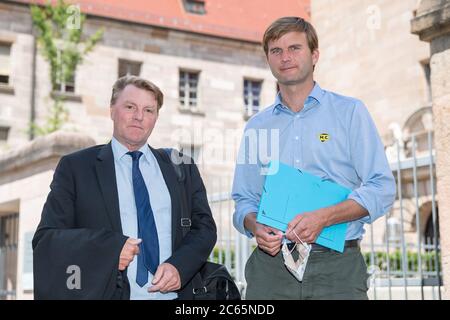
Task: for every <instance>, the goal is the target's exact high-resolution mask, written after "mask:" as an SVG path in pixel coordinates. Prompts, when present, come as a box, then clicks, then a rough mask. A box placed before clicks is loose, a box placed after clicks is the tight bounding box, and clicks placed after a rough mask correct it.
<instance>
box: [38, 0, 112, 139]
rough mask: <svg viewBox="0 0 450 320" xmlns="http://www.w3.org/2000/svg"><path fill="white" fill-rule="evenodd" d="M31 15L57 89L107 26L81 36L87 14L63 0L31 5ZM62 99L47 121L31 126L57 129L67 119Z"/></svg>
mask: <svg viewBox="0 0 450 320" xmlns="http://www.w3.org/2000/svg"><path fill="white" fill-rule="evenodd" d="M31 18H32V21H33V26H34V28H35V29H36V31H37V35H36V39H37V42H38V44H39V48H40V52H41V54H42V56H43V57H44V58H45V60H46V61H47V62H48V63H49V66H50V69H49V73H50V81H51V84H52V90H57V89H59V86H60V84H61V83H67V82H69V81H70V79H72V78H73V76H74V74H75V71H76V68H77V66H78V65H79V64H81V63H82V62H83V57H84V56H85V55H86V54H88V53H89V52H90V51H92V50H93V48H94V47H95V45H96V44H97V42H98V41H99V40H100V39H101V38H102V36H103V31H104V30H103V29H99V30H97V32H95V34H93V35H92V36H90V37H89V38H87V39H86V40H82V32H83V26H84V23H85V21H86V15H84V14H82V13H81V12H79V10H78V9H77V7H75V6H72V5H70V4H67V3H65V1H64V0H58V2H57V4H56V5H54V6H52V5H51V3H50V2H48V4H47V5H46V6H43V7H40V6H37V5H31ZM63 102H64V101H63V98H55V99H54V105H53V106H52V108H51V110H50V115H49V117H48V118H47V124H46V125H45V126H44V127H42V128H40V127H39V126H37V125H36V124H32V125H31V130H36V133H38V134H39V133H40V134H46V133H50V132H53V131H56V130H58V129H59V128H60V127H61V126H62V125H63V124H64V122H65V121H66V120H67V111H66V110H65V108H64V105H63Z"/></svg>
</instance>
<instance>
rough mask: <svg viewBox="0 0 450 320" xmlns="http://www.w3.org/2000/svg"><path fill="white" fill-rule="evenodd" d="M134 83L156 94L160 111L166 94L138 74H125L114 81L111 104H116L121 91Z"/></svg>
mask: <svg viewBox="0 0 450 320" xmlns="http://www.w3.org/2000/svg"><path fill="white" fill-rule="evenodd" d="M129 84H131V85H133V86H135V87H136V88H139V89H143V90H146V91H149V92H151V93H153V94H154V96H155V99H156V103H157V105H158V106H157V107H158V111H159V109H161V107H162V105H163V102H164V95H163V93H162V91H161V90H160V89H159V88H158V86H156V85H155V84H154V83H153V82H151V81H148V80H146V79H143V78H140V77H137V76H123V77H121V78H119V79H117V81H116V82H115V83H114V85H113V88H112V94H111V102H110V103H111V106H112V105H114V104H115V103H116V101H117V98H118V97H119V95H120V93H121V92H122V91H123V89H125V87H126V86H127V85H129Z"/></svg>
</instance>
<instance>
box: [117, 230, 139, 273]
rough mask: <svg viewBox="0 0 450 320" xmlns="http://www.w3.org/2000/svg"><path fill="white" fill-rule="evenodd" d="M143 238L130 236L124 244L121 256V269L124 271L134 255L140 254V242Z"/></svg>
mask: <svg viewBox="0 0 450 320" xmlns="http://www.w3.org/2000/svg"><path fill="white" fill-rule="evenodd" d="M141 242H142V239H133V238H128V239H127V241H126V242H125V244H124V245H123V248H122V251H121V252H120V258H119V270H120V271H123V270H125V268H126V267H128V265H129V264H130V263H131V261H133V259H134V256H135V255H137V254H139V243H141Z"/></svg>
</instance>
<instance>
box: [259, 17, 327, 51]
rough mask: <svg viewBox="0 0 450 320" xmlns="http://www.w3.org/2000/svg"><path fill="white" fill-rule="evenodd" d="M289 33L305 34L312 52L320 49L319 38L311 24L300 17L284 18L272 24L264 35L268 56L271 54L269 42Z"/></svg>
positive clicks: (264, 44) (265, 49) (264, 46)
mask: <svg viewBox="0 0 450 320" xmlns="http://www.w3.org/2000/svg"><path fill="white" fill-rule="evenodd" d="M289 32H304V33H305V34H306V39H307V40H308V47H309V49H310V50H311V52H313V51H314V50H317V49H319V38H318V37H317V32H316V29H314V27H313V25H312V24H311V23H309V22H308V21H306V20H305V19H303V18H300V17H283V18H279V19H277V20H275V21H274V22H272V24H271V25H270V26H269V27H268V28H267V30H266V32H265V33H264V36H263V48H264V52H265V53H266V56H267V54H268V52H269V42H270V41H274V40H278V39H280V38H281V37H282V36H284V35H285V34H286V33H289Z"/></svg>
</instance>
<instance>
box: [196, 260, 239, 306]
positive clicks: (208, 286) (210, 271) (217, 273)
mask: <svg viewBox="0 0 450 320" xmlns="http://www.w3.org/2000/svg"><path fill="white" fill-rule="evenodd" d="M193 286H194V289H193V293H194V300H241V294H240V293H239V289H238V288H237V286H236V284H235V283H234V281H233V278H232V277H231V275H230V273H229V272H228V270H227V268H226V267H225V266H224V265H221V264H218V263H214V262H206V263H205V264H204V265H203V267H202V268H201V269H200V272H199V273H198V274H197V275H196V276H195V278H194V279H193Z"/></svg>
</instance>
